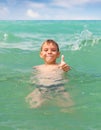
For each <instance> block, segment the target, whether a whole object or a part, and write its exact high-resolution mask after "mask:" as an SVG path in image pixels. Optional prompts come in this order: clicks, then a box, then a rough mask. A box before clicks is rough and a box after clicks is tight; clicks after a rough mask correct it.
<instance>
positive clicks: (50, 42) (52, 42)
mask: <svg viewBox="0 0 101 130" xmlns="http://www.w3.org/2000/svg"><path fill="white" fill-rule="evenodd" d="M44 44H47V45H49V44H52V45H55V46H56V47H57V51H58V52H59V45H58V43H56V42H55V41H54V40H51V39H48V40H46V41H45V42H43V44H42V45H41V51H42V49H43V46H44Z"/></svg>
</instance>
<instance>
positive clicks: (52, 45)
mask: <svg viewBox="0 0 101 130" xmlns="http://www.w3.org/2000/svg"><path fill="white" fill-rule="evenodd" d="M46 47H54V48H57V46H56V45H55V44H54V43H44V44H43V46H42V48H46Z"/></svg>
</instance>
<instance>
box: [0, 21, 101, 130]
mask: <svg viewBox="0 0 101 130" xmlns="http://www.w3.org/2000/svg"><path fill="white" fill-rule="evenodd" d="M100 26H101V21H0V130H100V129H101V123H100V122H101V117H100V115H101V105H100V101H101V95H100V91H101V87H100V86H101V65H100V55H101V51H100V50H101V49H100V48H101V44H100V43H101V32H100ZM5 34H6V35H5ZM47 38H52V39H55V40H56V41H57V42H59V45H60V49H61V54H64V56H65V61H66V62H67V63H68V64H69V65H70V66H71V68H72V69H71V71H69V72H68V74H67V75H65V79H66V81H67V82H66V83H65V86H64V87H65V89H66V92H67V93H68V94H69V96H70V98H71V100H72V102H73V105H71V106H68V107H64V106H60V105H57V104H56V103H55V102H54V100H48V101H47V102H46V103H44V104H43V105H41V107H38V108H35V109H33V108H30V105H29V104H28V103H27V102H26V96H27V95H28V94H30V93H31V92H33V90H34V89H35V88H36V86H35V85H33V83H32V82H31V80H30V77H31V76H32V71H33V70H32V66H35V65H39V64H42V63H43V61H42V60H41V59H40V58H39V49H40V45H41V43H42V42H43V41H44V40H46V39H47ZM59 61H60V59H58V62H59ZM53 96H54V94H53ZM53 99H54V98H53ZM60 104H61V103H60Z"/></svg>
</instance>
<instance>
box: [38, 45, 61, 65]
mask: <svg viewBox="0 0 101 130" xmlns="http://www.w3.org/2000/svg"><path fill="white" fill-rule="evenodd" d="M59 56H60V52H59V51H58V49H57V46H56V45H55V44H52V43H50V44H47V43H45V44H44V45H43V47H42V50H41V52H40V57H41V58H43V59H44V61H45V63H46V64H56V59H57V58H58V57H59Z"/></svg>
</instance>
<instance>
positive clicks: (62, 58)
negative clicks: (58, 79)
mask: <svg viewBox="0 0 101 130" xmlns="http://www.w3.org/2000/svg"><path fill="white" fill-rule="evenodd" d="M64 63H65V61H64V55H62V56H61V64H64Z"/></svg>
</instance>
